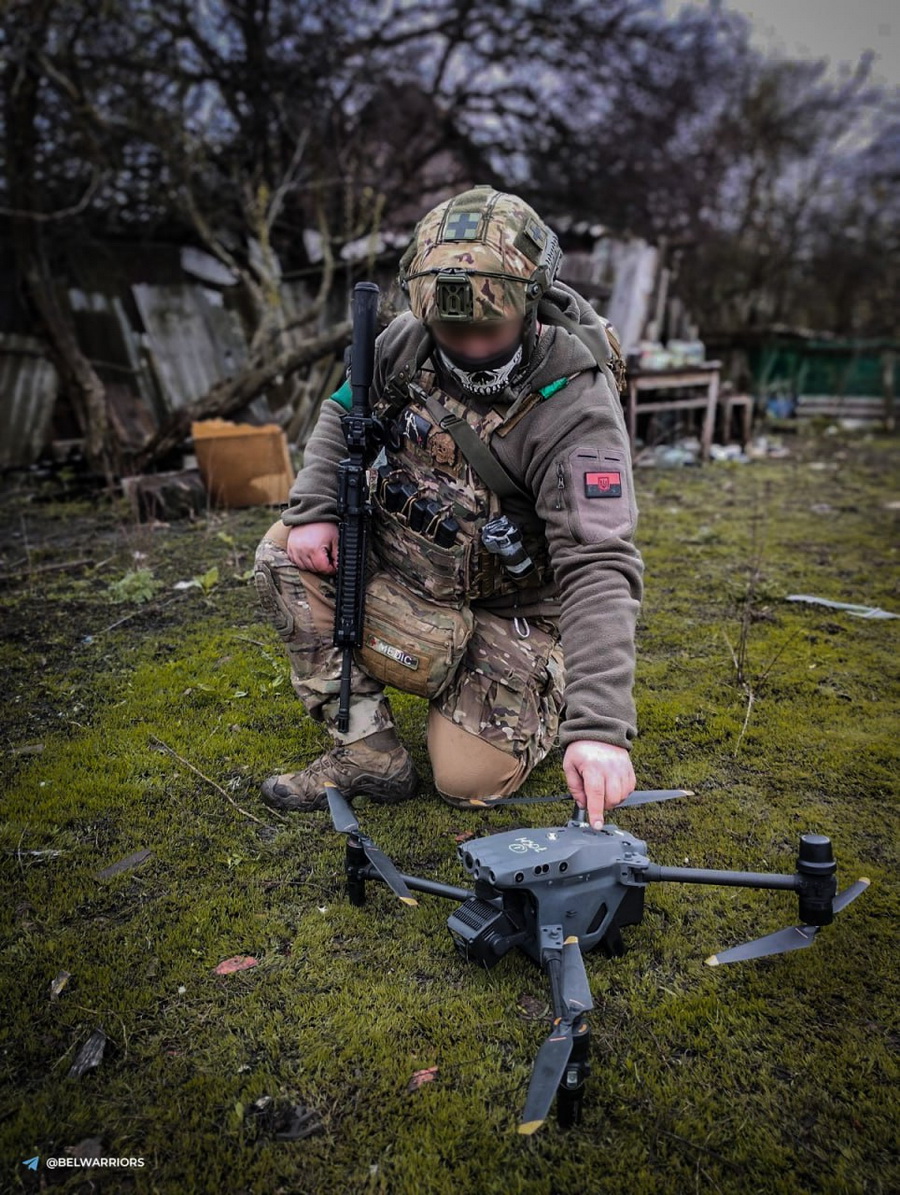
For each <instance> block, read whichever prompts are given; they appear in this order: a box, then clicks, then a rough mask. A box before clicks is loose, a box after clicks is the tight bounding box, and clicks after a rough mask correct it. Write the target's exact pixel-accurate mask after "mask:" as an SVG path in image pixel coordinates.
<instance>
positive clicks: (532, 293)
mask: <svg viewBox="0 0 900 1195" xmlns="http://www.w3.org/2000/svg"><path fill="white" fill-rule="evenodd" d="M561 256H562V254H561V252H560V248H559V241H558V240H557V238H556V234H555V233H554V232H552V231H551V230H550V229H549V228H548V227H547V225H546V224H545V223H544V222H543V220H541V218H540V216H538V214H537V212H535V210H534V208H532V207H530V206H529V204H527V203H526V202H525V201H524V200H523V199H520V198H519V197H518V196H517V195H508V194H506V193H505V192H503V191H496V190H494V188H493V187H490V186H480V187H473V188H472V189H471V190H470V191H464V192H463V193H462V194H461V195H456V196H454V197H453V198H452V199H448V200H445V201H444V202H443V203H441V204H438V206H437V207H436V208H434V209H433V210H432V211H430V212H429V213H428V214H427V215H426V216H423V217H422V219H421V220H420V221H419V223H418V224H417V225H416V231H415V235H414V237H413V240H412V244H411V245H410V246H409V248H408V249H407V250H406V252H405V253H404V255H403V258H402V260H401V262H400V285H401V287H402V288H403V290H404V291H405V292H406V294H407V296H408V297H409V304H410V307H411V308H412V311H413V314H414V315H415V316H416V317H417V318H418V319H420V320H422V322H423V323H425V324H430V323H432V322H434V321H436V320H448V321H458V322H466V323H472V322H481V321H492V320H493V321H499V320H508V319H515V318H516V317H529V316H532V315H533V313H534V312H535V311H536V309H537V305H538V303H539V302H540V299H541V296H542V295H543V294H544V292H545V291H546V290H547V288H548V287H549V286H550V284H551V283H552V282H553V280H554V278H555V277H556V274H557V271H558V269H559V263H560V259H561Z"/></svg>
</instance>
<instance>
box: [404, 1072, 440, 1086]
mask: <svg viewBox="0 0 900 1195" xmlns="http://www.w3.org/2000/svg"><path fill="white" fill-rule="evenodd" d="M437 1073H438V1068H437V1067H436V1066H429V1067H426V1068H425V1070H423V1071H416V1073H415V1074H414V1075H413V1077H412V1078H411V1079H410V1081H409V1082H408V1083H407V1084H406V1090H407V1091H418V1089H419V1088H420V1087H421V1086H422V1084H423V1083H433V1082H434V1076H435V1075H436V1074H437Z"/></svg>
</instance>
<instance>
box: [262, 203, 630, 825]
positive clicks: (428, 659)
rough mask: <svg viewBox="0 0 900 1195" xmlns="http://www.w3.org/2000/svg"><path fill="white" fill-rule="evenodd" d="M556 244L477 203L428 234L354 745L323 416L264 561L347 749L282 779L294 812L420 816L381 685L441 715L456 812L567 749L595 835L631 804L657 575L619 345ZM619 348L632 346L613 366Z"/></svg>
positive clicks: (266, 789) (395, 406)
mask: <svg viewBox="0 0 900 1195" xmlns="http://www.w3.org/2000/svg"><path fill="white" fill-rule="evenodd" d="M559 260H560V251H559V245H558V242H557V239H556V237H555V235H554V234H553V233H552V232H551V230H550V229H549V228H548V227H547V226H546V225H545V224H544V223H543V221H542V220H541V219H540V217H539V216H538V215H537V214H536V213H535V212H534V210H533V209H532V208H531V207H529V205H528V204H526V203H524V202H523V201H522V200H521V199H519V198H518V197H517V196H515V195H508V194H504V193H502V192H498V191H495V190H493V189H492V188H490V187H476V188H474V189H472V190H470V191H466V192H464V193H463V194H461V195H457V196H456V197H455V198H453V199H451V200H448V201H446V202H445V203H442V204H440V205H439V206H438V207H436V208H435V209H434V210H433V211H431V212H429V213H428V214H427V215H426V216H425V217H424V218H423V219H422V220H421V221H420V222H419V224H418V226H417V228H416V233H415V237H414V239H413V242H412V244H411V245H410V247H409V249H408V250H407V251H406V253H405V254H404V257H403V259H402V261H401V265H400V282H401V286H402V287H403V289H404V291H405V292H406V294H407V295H408V298H409V304H410V308H411V310H410V311H408V312H405V313H403V314H402V315H399V316H398V317H397V318H396V319H394V320H393V321H392V322H391V323H390V324H389V325H388V327H387V328H386V329H385V331H384V332H383V333H382V334H381V335H380V336H379V337H378V340H377V342H376V357H375V378H374V382H373V385H372V391H371V398H372V405H373V409H374V413H375V414H376V415H377V416H378V417H379V419H380V420H381V422H382V424H383V425H384V427H385V428H386V439H385V443H384V446H383V449H382V451H381V452H380V454H379V456H378V458H377V459H376V461H375V464H374V468H373V471H372V473H371V476H372V477H373V478H374V484H373V486H372V503H373V518H372V528H371V560H370V568H372V569H374V573H373V575H372V576H371V577H370V580H369V583H368V585H367V594H366V625H365V634H364V643H363V647H362V648H361V649H360V651H359V652H358V653H357V662H356V664H355V665H354V669H353V674H352V686H351V703H350V722H349V728H348V729H347V730H346V732H343V733H341V732H340V731H339V730H338V729H337V718H336V715H337V707H338V693H339V689H340V674H341V654H342V653H341V652H340V650H338V649H337V648H335V647H334V646H333V644H332V634H333V626H334V586H333V582H332V581H331V580H330V578H331V577H332V576H333V574H334V573H335V570H336V564H337V539H338V526H337V513H336V497H337V466H338V462H339V461H340V460H341V458H342V457H343V456H344V455H345V452H346V448H345V444H344V438H343V434H342V429H341V423H340V418H341V416H342V415H343V413H344V411H345V410H346V409H347V407H348V406H349V403H350V387H349V384H346V383H345V385H344V386H343V387H342V388H341V389H340V390H338V391H337V392H336V393H335V394H333V395H332V396H331V399H329V400H326V402H325V403H324V404H323V407H322V411H321V414H320V417H319V420H318V423H317V425H316V427H315V429H314V431H313V433H312V435H311V437H310V440H309V443H308V445H307V448H306V453H305V461H306V463H305V464H304V467H303V468H302V469H301V470H300V472H299V474H298V475H297V478H296V480H295V482H294V485H293V487H292V489H291V493H290V505H289V506H288V508H287V509H286V510H285V511H284V512H283V514H282V516H281V520H280V521H279V522H278V523H276V524H275V526H274V527H273V528H272V529H271V530H270V531H269V532H268V533H267V535H266V537H265V538H264V539H263V541H262V543H261V544H260V546H259V549H258V551H257V558H256V580H257V586H258V589H259V594H260V598H261V601H262V603H263V607H264V609H265V610H266V612H267V613H268V614H269V615H270V616H271V618H272V619H273V620H274V622H275V625H276V627H277V628H278V630H279V633H280V634H281V635H282V637H283V639H284V641H285V644H286V646H287V650H288V654H289V658H290V663H291V676H292V683H293V685H294V688H295V690H296V692H297V695H298V696H299V697H300V699H301V701H302V702H303V704H304V706H305V708H306V710H307V712H308V713H309V714H310V716H311V717H312V718H314V719H315V720H316V721H318V722H320V723H322V724H323V725H324V726H325V727H326V728H327V729H328V731H329V732H330V734H331V736H332V738H333V739H334V742H335V747H334V748H333V750H331V751H329V752H328V753H327V754H326V755H324V756H322V758H320V759H319V760H317V761H316V762H315V763H313V764H311V765H310V766H309V767H307V768H306V769H305V770H303V771H301V772H295V773H292V774H288V775H281V776H273V777H270V779H268V780H266V781H265V783H264V784H263V797H264V799H265V800H266V801H267V803H269V804H270V805H272V806H274V807H276V808H279V809H295V810H309V809H321V808H323V807H324V806H325V798H324V786H325V784H327V783H330V784H334V785H335V786H336V787H337V788H339V789H341V791H342V792H343V793H344V794H345V795H346V796H347V797H348V799H351V798H353V797H355V796H359V795H362V794H364V795H367V796H370V797H372V798H373V799H374V800H376V801H385V802H393V801H401V800H405V799H406V798H408V797H412V796H414V794H415V792H416V788H417V782H418V781H417V776H416V772H415V769H414V767H413V763H412V760H411V758H410V756H409V754H408V753H407V751H406V749H405V748H404V747H403V745H402V744H401V742H400V740H399V739H398V737H397V734H396V731H395V727H394V720H393V717H392V714H391V708H390V704H389V701H388V698H387V697H386V695H385V693H384V686H385V684H388V683H389V684H391V685H393V686H394V687H396V688H398V689H401V690H405V691H407V692H411V693H418V694H420V695H421V696H425V697H427V698H428V699H429V703H430V704H429V714H428V735H427V745H428V753H429V756H430V759H431V764H432V769H433V772H434V781H435V785H436V787H437V789H438V792H439V793H440V794H441V796H442V797H444V799H445V800H447V801H449V802H451V803H452V804H456V805H461V806H466V805H468V804H469V803H470V802H471V801H472V800H473V799H478V800H482V801H484V800H488V801H490V800H502V799H503V798H504V797H508V796H510V795H511V794H512V793H514V792H515V791H516V789H517V788H519V786H520V785H521V784H522V783H523V781H524V780H525V778H526V777H527V776H528V774H529V773H530V772H531V770H532V769H533V768H534V767H535V765H536V764H538V763H539V762H540V761H541V760H542V759H543V758H544V756H545V755H546V754H547V752H548V751H549V750H550V749H551V747H552V746H553V745H554V743H555V742H556V741H557V737H558V739H559V741H560V743H561V744H562V746H563V747H564V748H565V755H564V760H563V768H564V771H565V775H566V781H567V783H568V785H569V788H570V790H571V792H572V794H573V796H574V797H575V800H576V801H578V803H579V804H580V805H583V806H586V807H587V811H588V815H589V818H590V820H591V822H592V823H594V824H599V823H602V820H603V814H604V810H605V809H609V808H611V807H613V806H614V805H616V804H618V802H619V801H621V800H623V799H624V798H625V797H626V796H627V795H628V793H629V792H631V791H632V790H633V789H634V786H635V783H634V772H633V770H632V767H631V761H630V755H629V750H630V747H631V742H632V739H633V738H634V734H635V710H634V701H633V696H632V689H633V681H634V632H635V623H636V619H637V614H638V609H639V604H640V600H641V594H642V571H643V566H642V562H641V557H640V554H639V552H638V550H637V548H636V547H635V545H634V542H633V535H634V530H635V524H636V521H637V508H636V505H635V500H634V491H633V486H632V477H631V461H630V452H629V445H628V439H627V434H626V431H625V426H624V421H623V418H622V411H621V405H620V400H619V395H618V391H617V386H616V376H617V375H615V374H614V372H613V371H614V370H615V369H616V368H617V367H618V365H619V364H620V358H619V357H618V355H617V354H614V353H613V351H612V350H611V348H610V336H608V334H607V332H608V331H609V332H610V335H611V329H608V325H606V324H605V322H604V321H603V320H602V319H601V318H600V317H599V316H598V315H597V314H596V313H595V312H594V310H593V309H592V308H591V307H590V305H589V304H588V303H587V302H586V301H585V300H584V299H583V298H582V297H581V296H580V295H578V294H577V293H576V292H575V291H573V290H572V289H571V288H570V287H568V286H566V285H565V284H564V283H561V282H559V281H557V280H556V273H557V270H558V267H559ZM613 343H614V342H613Z"/></svg>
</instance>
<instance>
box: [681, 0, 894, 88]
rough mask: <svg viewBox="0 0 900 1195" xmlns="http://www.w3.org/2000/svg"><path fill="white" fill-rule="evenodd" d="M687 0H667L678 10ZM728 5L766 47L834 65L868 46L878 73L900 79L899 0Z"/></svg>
mask: <svg viewBox="0 0 900 1195" xmlns="http://www.w3.org/2000/svg"><path fill="white" fill-rule="evenodd" d="M684 2H685V0H666V7H667V8H668V9H669V10H670V11H672V12H676V11H677V10H678V9H679V8H681V7H682V4H683V3H684ZM694 2H696V0H694ZM723 7H725V8H731V9H734V10H736V11H737V12H741V13H743V14H744V15H745V16H746V17H748V18H749V20H750V21H751V22H752V24H753V30H754V40H755V41H756V42H757V44H758V45H759V46H760V47H761V48H770V47H771V48H776V49H780V50H781V51H783V52H784V53H786V54H788V55H789V56H791V57H805V56H809V57H813V58H829V59H830V60H831V64H832V67H837V66H838V64H840V63H842V62H849V63H851V64H853V63H856V62H858V61H859V57H860V55H861V54H862V53H864V51H866V50H873V51H874V52H875V54H876V55H877V59H876V62H875V68H874V74H875V76H876V78H878V79H879V80H880V81H881V82H884V83H889V84H894V85H897V84H900V3H898V0H723Z"/></svg>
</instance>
